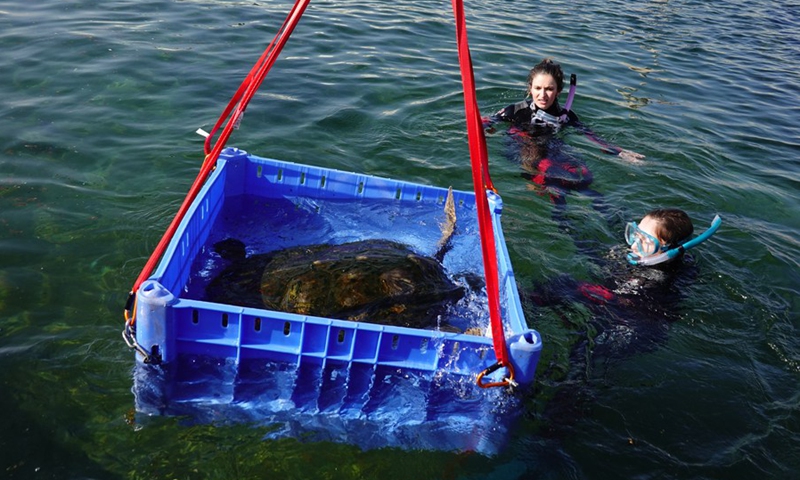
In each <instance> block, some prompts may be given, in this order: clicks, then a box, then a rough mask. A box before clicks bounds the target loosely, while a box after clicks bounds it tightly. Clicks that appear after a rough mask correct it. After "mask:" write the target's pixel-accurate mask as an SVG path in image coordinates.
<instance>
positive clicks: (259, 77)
mask: <svg viewBox="0 0 800 480" xmlns="http://www.w3.org/2000/svg"><path fill="white" fill-rule="evenodd" d="M309 2H310V0H297V1H296V3H295V4H294V7H292V10H291V11H290V12H289V15H288V16H287V17H286V20H285V21H284V22H283V25H282V26H281V28H280V30H279V31H278V33H277V34H276V35H275V38H274V39H273V40H272V42H271V43H270V44H269V46H268V47H267V48H266V50H265V51H264V53H263V54H262V55H261V58H259V59H258V62H256V64H255V65H254V66H253V68H252V69H251V70H250V73H249V74H248V75H247V77H245V79H244V81H243V82H242V84H241V85H240V86H239V89H238V90H237V91H236V94H234V96H233V98H232V99H231V101H230V103H229V104H228V107H227V108H226V109H225V111H224V112H223V113H222V116H220V118H219V120H217V123H216V125H214V128H213V129H212V130H211V132H210V133H211V134H210V135H209V136H208V137H207V138H206V143H205V148H204V150H205V153H206V158H205V160H204V161H203V165H202V167H201V168H200V172H199V173H198V174H197V178H196V179H195V181H194V183H193V184H192V187H191V189H190V190H189V193H187V195H186V198H184V200H183V203H182V204H181V206H180V208H179V209H178V213H177V214H176V215H175V218H173V219H172V223H170V224H169V227H167V231H166V232H164V236H162V237H161V240H160V241H159V242H158V245H156V248H155V250H153V253H152V254H151V255H150V258H149V259H148V260H147V263H146V264H145V266H144V268H143V269H142V273H140V274H139V278H137V279H136V282H135V283H134V284H133V288H132V289H131V294H134V293H136V291H137V290H139V286H140V285H141V284H142V282H144V281H145V280H147V277H149V276H150V274H151V273H152V271H153V269H154V268H155V267H156V263H158V260H159V259H160V258H161V256H162V255H163V254H164V250H166V248H167V245H169V242H170V241H171V240H172V237H173V236H174V235H175V231H176V230H177V229H178V225H180V223H181V221H182V220H183V217H184V216H185V215H186V212H187V211H188V210H189V206H190V205H191V204H192V202H193V201H194V199H195V198H196V197H197V195H198V193H200V190H201V189H202V187H203V184H204V183H205V181H206V178H208V175H209V174H211V171H212V170H213V169H214V166H215V165H216V163H217V159H218V158H219V154H220V153H221V152H222V149H223V148H225V143H226V142H227V141H228V138H229V137H230V136H231V132H232V131H233V129H234V128H235V127H236V126H237V124H238V123H239V121H240V120H241V117H242V114H243V113H244V111H245V109H246V108H247V104H248V103H250V100H251V99H252V98H253V95H255V93H256V91H257V90H258V87H260V86H261V83H262V82H263V81H264V77H266V76H267V72H269V70H270V69H271V68H272V65H273V64H274V63H275V60H277V58H278V55H280V53H281V50H282V49H283V46H284V45H285V44H286V42H287V41H288V40H289V36H290V35H291V34H292V32H293V31H294V27H295V26H296V25H297V22H299V21H300V17H301V16H302V15H303V12H304V11H305V9H306V7H307V6H308V4H309ZM231 112H233V113H232V114H231ZM229 115H230V118H229V119H228V123H227V124H226V125H225V128H224V129H223V130H222V133H221V134H220V136H219V138H218V139H217V141H216V143H215V144H214V147H213V148H211V147H210V142H211V138H212V137H213V136H214V133H216V132H217V130H218V129H219V127H220V125H222V123H223V122H224V121H225V119H226V118H228V116H229Z"/></svg>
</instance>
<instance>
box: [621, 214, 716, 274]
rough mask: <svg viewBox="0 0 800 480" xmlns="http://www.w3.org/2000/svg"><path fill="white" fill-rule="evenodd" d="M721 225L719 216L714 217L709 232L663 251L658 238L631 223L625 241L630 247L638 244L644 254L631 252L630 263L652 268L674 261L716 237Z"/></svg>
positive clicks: (627, 228) (626, 228)
mask: <svg viewBox="0 0 800 480" xmlns="http://www.w3.org/2000/svg"><path fill="white" fill-rule="evenodd" d="M720 225H722V219H721V218H719V215H716V216H714V220H712V221H711V226H710V227H708V230H706V231H705V232H703V233H702V234H700V235H698V236H696V237H695V238H693V239H691V240H689V241H688V242H684V243H682V244H680V245H678V246H677V247H675V248H670V249H668V250H664V251H662V245H661V244H660V242H659V241H658V239H657V238H655V237H653V236H652V235H649V234H648V233H647V232H644V231H642V230H641V229H640V228H639V227H638V226H637V225H636V222H630V223H629V224H628V225H627V226H626V227H625V241H627V242H628V245H634V244H636V250H637V251H639V252H642V255H636V254H635V253H633V252H631V253H629V254H628V262H629V263H630V264H632V265H645V266H651V265H657V264H659V263H664V262H666V261H667V260H672V259H673V258H675V257H677V256H678V255H680V254H682V253H683V252H685V251H686V250H689V249H690V248H693V247H696V246H697V245H700V244H701V243H703V242H705V241H706V240H708V239H709V238H710V237H711V235H714V232H716V231H717V229H718V228H719V226H720Z"/></svg>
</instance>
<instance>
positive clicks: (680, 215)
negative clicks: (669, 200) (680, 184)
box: [645, 208, 694, 248]
mask: <svg viewBox="0 0 800 480" xmlns="http://www.w3.org/2000/svg"><path fill="white" fill-rule="evenodd" d="M645 216H646V217H650V218H652V219H653V220H655V221H657V222H658V226H657V227H656V232H655V234H656V235H657V236H658V238H660V239H661V240H663V241H664V242H665V243H666V245H665V246H666V247H667V248H674V247H676V246H677V245H678V244H680V243H681V242H683V241H685V240H688V239H689V237H690V236H691V235H692V233H693V232H694V226H693V225H692V220H691V219H690V218H689V215H687V214H686V212H684V211H683V210H680V209H677V208H659V209H656V210H653V211H651V212H648V213H647V215H645Z"/></svg>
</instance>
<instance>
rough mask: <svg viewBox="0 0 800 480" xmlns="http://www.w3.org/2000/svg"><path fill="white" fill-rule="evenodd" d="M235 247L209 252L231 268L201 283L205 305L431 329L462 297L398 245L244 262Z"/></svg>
mask: <svg viewBox="0 0 800 480" xmlns="http://www.w3.org/2000/svg"><path fill="white" fill-rule="evenodd" d="M236 242H238V241H235V240H226V241H224V242H220V243H219V244H217V245H215V249H216V250H217V251H218V252H219V253H220V254H221V255H222V256H223V258H226V257H227V258H228V259H231V260H232V263H231V265H230V266H229V267H228V268H227V269H226V270H225V271H223V272H222V273H221V274H220V275H219V276H218V277H217V278H215V279H214V280H213V281H212V282H211V284H209V287H208V288H207V290H206V293H207V299H208V300H211V301H216V302H224V303H232V304H237V305H246V306H258V307H267V308H269V309H272V310H278V311H283V312H290V313H298V314H304V315H314V316H319V317H327V318H337V319H344V320H353V321H367V322H371V323H379V324H384V325H395V326H407V327H413V328H432V327H436V326H437V323H438V316H439V315H440V314H441V313H442V312H443V311H444V309H445V308H446V307H447V305H449V304H451V303H453V302H456V301H458V300H459V299H461V298H462V297H463V296H464V293H465V289H464V287H462V286H460V285H458V284H457V283H455V282H454V281H453V280H451V279H450V277H449V276H448V275H447V273H446V272H445V270H444V267H443V266H442V264H441V263H440V262H439V261H437V260H436V259H434V258H432V257H427V256H424V255H419V254H418V253H416V252H415V251H414V250H412V249H411V248H410V247H408V246H407V245H404V244H401V243H398V242H393V241H389V240H361V241H357V242H351V243H345V244H340V245H329V244H320V245H310V246H298V247H292V248H287V249H284V250H278V251H275V252H270V253H267V254H261V255H251V256H249V257H245V256H244V245H243V244H242V245H241V246H239V244H240V243H241V242H238V243H236ZM259 295H260V302H259V301H258V300H259V298H258V297H259ZM234 297H235V298H234Z"/></svg>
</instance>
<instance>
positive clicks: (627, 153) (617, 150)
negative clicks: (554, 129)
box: [570, 112, 645, 163]
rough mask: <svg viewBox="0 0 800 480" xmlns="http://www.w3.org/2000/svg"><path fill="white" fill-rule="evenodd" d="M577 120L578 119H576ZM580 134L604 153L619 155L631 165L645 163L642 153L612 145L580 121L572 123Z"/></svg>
mask: <svg viewBox="0 0 800 480" xmlns="http://www.w3.org/2000/svg"><path fill="white" fill-rule="evenodd" d="M570 113H572V112H570ZM576 118H577V117H576ZM570 123H571V124H572V125H573V126H574V127H575V128H576V129H577V130H578V131H579V132H581V133H582V134H583V135H584V136H585V137H586V138H588V139H589V140H590V141H592V142H594V143H595V144H597V145H599V146H600V150H601V151H602V152H603V153H607V154H609V155H618V156H619V157H620V158H621V159H623V160H625V161H627V162H630V163H642V162H643V161H644V158H645V157H644V155H642V154H641V153H636V152H634V151H631V150H626V149H624V148H622V147H619V146H617V145H614V144H611V143H609V142H607V141H605V140H603V139H602V138H600V136H598V135H597V134H596V133H594V131H592V129H590V128H589V127H587V126H586V125H584V124H582V123H581V122H580V121H575V122H570Z"/></svg>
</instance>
